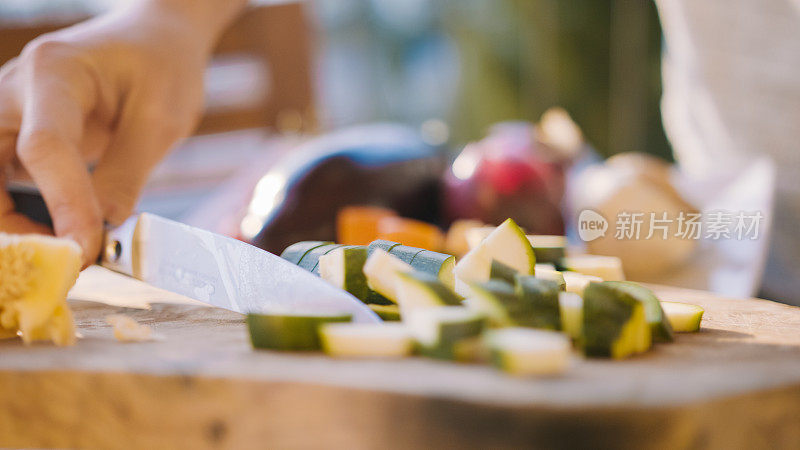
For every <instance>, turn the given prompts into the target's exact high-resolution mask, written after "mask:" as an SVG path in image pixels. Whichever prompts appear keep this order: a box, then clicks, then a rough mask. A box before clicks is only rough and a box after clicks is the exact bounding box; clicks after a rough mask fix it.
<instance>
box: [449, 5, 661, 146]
mask: <svg viewBox="0 0 800 450" xmlns="http://www.w3.org/2000/svg"><path fill="white" fill-rule="evenodd" d="M445 4H446V10H445V13H444V14H443V15H442V16H443V20H444V22H445V24H446V25H445V26H446V28H447V30H448V31H449V32H450V33H451V35H452V36H453V37H454V39H455V40H456V41H457V43H458V49H459V57H460V61H461V71H460V80H459V83H460V91H459V96H458V99H457V104H456V105H455V108H454V115H453V118H452V120H451V122H452V125H453V127H452V136H453V137H454V139H455V141H457V142H458V141H462V142H463V141H468V140H475V139H479V138H481V137H482V136H483V135H484V133H485V132H486V129H487V127H488V126H489V125H491V124H492V123H495V122H498V121H503V120H519V119H523V120H530V121H535V120H538V118H539V116H540V115H541V114H542V112H544V111H545V110H546V109H547V108H548V107H550V106H556V105H558V106H563V107H564V108H566V109H567V111H569V112H570V114H572V115H573V118H574V119H575V121H576V122H577V123H578V124H579V125H580V126H581V127H582V129H583V130H584V133H585V135H586V137H587V139H588V140H589V141H590V143H591V144H592V145H594V147H595V148H597V150H598V151H599V152H600V153H602V154H604V155H606V156H608V155H611V154H614V153H618V152H623V151H643V152H648V153H653V154H656V155H659V156H661V157H664V158H666V159H671V155H670V149H669V146H668V143H667V141H666V138H665V137H664V132H663V129H662V126H661V116H660V111H659V99H660V96H661V74H660V57H661V30H660V27H659V23H658V17H657V14H656V9H655V5H653V4H652V3H651V2H645V1H638V2H630V1H619V0H570V1H567V2H565V1H558V0H446V2H445Z"/></svg>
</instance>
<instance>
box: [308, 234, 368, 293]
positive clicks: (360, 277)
mask: <svg viewBox="0 0 800 450" xmlns="http://www.w3.org/2000/svg"><path fill="white" fill-rule="evenodd" d="M366 262H367V247H365V246H363V245H362V246H352V247H339V248H336V249H333V250H332V251H330V252H329V253H327V254H325V255H322V256H320V257H319V274H320V276H321V277H322V279H323V280H325V281H327V282H329V283H331V284H333V285H334V286H336V287H338V288H341V289H344V290H345V291H347V292H349V293H351V294H353V296H355V297H356V298H357V299H359V300H361V301H363V302H366V301H368V300H369V295H370V289H369V286H367V277H366V276H365V275H364V264H365V263H366Z"/></svg>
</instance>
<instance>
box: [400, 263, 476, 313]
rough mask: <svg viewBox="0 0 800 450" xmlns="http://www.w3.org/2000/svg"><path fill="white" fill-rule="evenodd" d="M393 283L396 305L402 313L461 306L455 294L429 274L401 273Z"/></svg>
mask: <svg viewBox="0 0 800 450" xmlns="http://www.w3.org/2000/svg"><path fill="white" fill-rule="evenodd" d="M395 283H396V284H395V290H396V293H397V304H398V305H399V306H400V310H401V311H402V312H403V313H405V312H406V311H408V310H409V309H413V308H426V307H431V306H446V305H452V306H457V305H460V304H461V298H460V297H458V296H457V295H456V294H455V292H453V291H452V290H450V288H448V287H447V286H445V285H444V284H443V283H442V282H441V281H439V279H438V278H436V277H435V276H433V275H431V274H429V273H425V272H405V273H404V272H401V273H398V274H397V277H396V281H395Z"/></svg>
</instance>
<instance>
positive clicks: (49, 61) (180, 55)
mask: <svg viewBox="0 0 800 450" xmlns="http://www.w3.org/2000/svg"><path fill="white" fill-rule="evenodd" d="M201 3H203V2H191V1H187V2H184V3H183V4H182V3H181V1H180V0H161V1H159V0H153V1H142V2H138V3H135V4H130V5H129V6H127V7H125V8H123V9H119V10H116V11H112V12H110V13H108V14H105V15H102V16H99V17H96V18H94V19H91V20H89V21H86V22H83V23H80V24H78V25H75V26H73V27H70V28H65V29H63V30H59V31H57V32H54V33H50V34H46V35H43V36H41V37H39V38H37V39H36V40H34V41H32V42H31V43H29V44H28V45H27V46H26V47H25V49H24V50H23V51H22V53H21V55H20V56H19V57H18V58H16V59H15V60H12V61H10V62H9V63H7V64H6V65H5V66H3V68H2V69H1V70H0V231H6V232H14V233H25V232H40V233H41V232H49V231H50V230H48V229H47V228H46V227H43V226H42V225H39V224H36V223H34V222H32V221H30V220H28V219H27V218H25V217H23V216H21V215H20V214H17V213H15V212H14V205H13V202H12V201H11V198H10V196H9V195H8V193H7V192H6V190H5V189H4V186H5V182H6V181H7V180H8V179H12V178H13V179H30V180H32V181H33V182H34V183H35V184H36V186H37V187H38V188H39V190H40V192H41V193H42V196H43V197H44V200H45V203H46V204H47V208H48V210H49V212H50V215H51V217H52V219H53V230H52V232H54V233H55V234H56V235H57V236H63V237H70V238H72V239H74V240H75V241H76V242H77V243H78V244H80V246H81V247H82V249H83V252H84V263H85V264H87V265H88V264H90V263H91V262H92V261H94V260H95V258H96V256H97V254H98V253H99V250H100V244H101V239H102V230H103V223H104V222H108V223H111V224H119V223H121V222H122V221H123V220H124V219H125V218H126V217H128V215H130V213H131V211H132V210H133V208H134V206H135V204H136V201H137V198H138V194H139V192H140V191H141V189H142V187H143V185H144V183H145V182H146V180H147V177H148V175H149V173H150V171H151V170H152V168H153V167H154V166H155V165H156V164H157V163H158V161H159V160H160V159H161V158H162V157H163V156H164V155H165V154H166V152H167V151H168V150H169V148H170V147H171V146H172V145H173V144H174V143H175V142H176V141H177V140H179V139H181V138H183V137H185V136H187V135H188V134H189V133H190V132H191V131H192V129H193V127H194V126H195V124H196V122H197V119H198V117H199V115H200V113H201V109H202V101H203V97H202V77H203V70H204V67H205V65H206V63H207V59H208V58H209V55H210V53H211V49H212V47H213V43H214V41H215V39H216V36H217V34H218V33H219V32H220V31H221V28H222V26H223V25H224V24H225V23H226V22H227V21H224V20H221V19H220V16H219V15H218V16H216V17H212V16H211V15H203V14H202V13H203V12H204V11H203V10H202V9H201V7H200V6H197V5H200V4H201ZM207 3H209V2H207ZM210 3H213V1H212V2H210ZM210 3H209V4H210ZM230 3H241V2H238V1H237V0H232V1H231V2H230ZM187 5H191V6H188V9H187V8H184V6H187ZM208 11H212V10H211V9H208ZM235 11H236V9H234V8H231V13H230V16H231V17H232V16H233V14H234V13H235ZM89 166H94V170H91V171H90V170H89V168H88V167H89Z"/></svg>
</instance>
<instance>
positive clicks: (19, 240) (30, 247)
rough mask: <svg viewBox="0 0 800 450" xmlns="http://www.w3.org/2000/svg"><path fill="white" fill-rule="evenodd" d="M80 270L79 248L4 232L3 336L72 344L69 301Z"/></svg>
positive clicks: (0, 270)
mask: <svg viewBox="0 0 800 450" xmlns="http://www.w3.org/2000/svg"><path fill="white" fill-rule="evenodd" d="M80 268H81V249H80V247H79V246H78V245H77V244H76V243H75V242H73V241H71V240H68V239H59V238H54V237H48V236H39V235H11V234H5V233H0V337H11V336H14V335H18V336H20V337H21V338H22V340H23V341H24V342H25V343H30V342H33V341H40V340H50V341H53V342H54V343H55V344H56V345H72V344H74V343H75V325H74V323H73V320H72V313H71V312H70V310H69V306H68V305H67V302H66V299H67V292H68V291H69V289H70V288H71V287H72V285H74V284H75V281H76V280H77V279H78V273H79V272H80Z"/></svg>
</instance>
